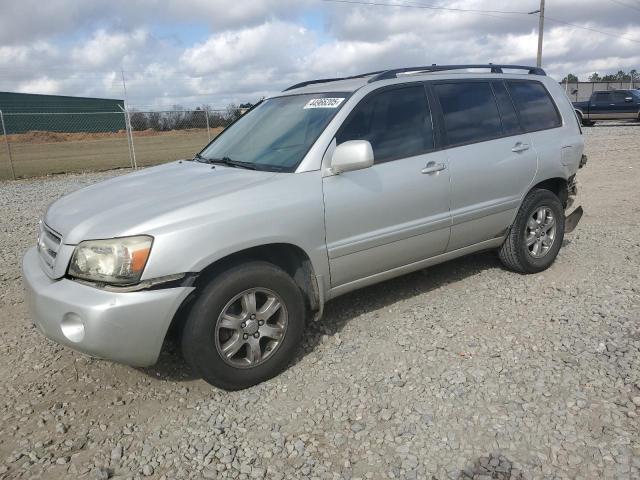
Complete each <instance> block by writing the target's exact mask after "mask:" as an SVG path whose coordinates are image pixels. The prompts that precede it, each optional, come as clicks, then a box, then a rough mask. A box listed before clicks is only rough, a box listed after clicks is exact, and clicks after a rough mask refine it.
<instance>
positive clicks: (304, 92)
mask: <svg viewBox="0 0 640 480" xmlns="http://www.w3.org/2000/svg"><path fill="white" fill-rule="evenodd" d="M507 69H509V71H510V73H507V72H505V70H507ZM582 151H583V138H582V134H581V131H580V126H579V125H578V122H577V120H576V116H575V113H574V109H573V107H572V105H571V103H570V102H569V100H568V99H567V97H566V96H565V94H564V91H563V90H562V88H560V86H559V85H558V84H557V83H556V82H554V81H553V80H552V79H550V78H548V77H547V76H545V74H544V71H542V70H540V69H537V68H535V67H522V66H513V65H511V66H500V65H492V64H489V65H463V66H430V67H416V68H404V69H398V70H388V71H382V72H374V73H369V74H364V75H358V76H354V77H349V78H341V79H323V80H315V81H310V82H305V83H302V84H298V85H294V86H293V87H291V88H288V89H287V90H285V91H284V92H282V93H280V94H278V95H275V96H273V97H271V98H268V99H267V100H264V101H263V102H261V103H260V104H259V105H257V106H256V107H254V108H253V109H252V110H250V111H249V112H248V113H246V114H245V115H244V116H243V117H241V118H240V119H239V120H238V121H237V122H235V123H234V124H233V125H231V126H230V127H228V128H227V129H226V130H225V131H224V132H223V133H222V134H221V135H220V136H218V137H217V138H216V139H215V140H214V141H212V142H211V143H210V144H209V145H207V146H206V147H205V148H204V149H203V150H202V151H201V152H200V153H199V154H198V155H196V157H195V158H194V159H193V160H183V161H176V162H173V163H169V164H165V165H162V166H158V167H154V168H148V169H145V170H142V171H139V172H136V173H132V174H129V175H126V176H123V177H118V178H113V179H111V180H108V181H105V182H102V183H99V184H96V185H93V186H90V187H88V188H85V189H83V190H80V191H77V192H75V193H72V194H70V195H67V196H65V197H63V198H61V199H59V200H58V201H56V202H55V203H53V204H52V205H51V206H50V207H49V209H48V210H47V212H46V214H45V216H44V218H43V219H42V221H41V222H40V226H39V238H38V245H37V247H34V248H32V249H30V250H29V251H28V252H27V253H26V255H25V257H24V261H23V272H24V280H25V284H26V290H27V297H28V304H29V306H30V310H31V312H32V315H33V319H34V322H35V324H36V325H37V327H38V328H39V329H40V330H41V331H42V332H43V333H44V334H45V335H46V336H47V337H49V338H51V339H53V340H55V341H57V342H59V343H61V344H64V345H67V346H68V347H71V348H73V349H75V350H79V351H81V352H85V353H87V354H90V355H94V356H97V357H101V358H106V359H110V360H114V361H118V362H123V363H127V364H131V365H137V366H146V365H151V364H153V363H155V362H156V360H157V358H158V355H159V353H160V350H161V348H162V345H163V341H164V340H165V337H166V336H167V334H168V332H169V331H170V330H171V331H176V332H178V333H179V338H180V341H181V345H182V351H183V354H184V357H185V358H186V360H187V362H188V364H189V365H190V366H191V367H192V368H193V369H194V371H195V372H196V373H198V374H200V375H201V376H202V377H203V378H204V379H205V380H207V381H208V382H210V383H211V384H213V385H216V386H218V387H221V388H224V389H240V388H245V387H248V386H250V385H254V384H256V383H259V382H261V381H264V380H266V379H268V378H271V377H273V376H274V375H276V374H277V373H278V372H280V371H281V370H282V369H284V368H285V367H286V366H287V365H288V364H289V362H290V361H291V360H292V357H293V356H294V355H295V353H296V349H297V348H298V346H299V344H300V343H301V339H302V335H303V330H304V326H305V321H306V320H307V319H309V318H311V317H312V316H316V317H319V316H321V315H322V310H323V305H324V303H325V302H327V301H328V300H330V299H332V298H335V297H337V296H339V295H342V294H344V293H347V292H350V291H352V290H355V289H358V288H361V287H364V286H367V285H371V284H373V283H376V282H381V281H384V280H387V279H389V278H392V277H395V276H398V275H402V274H405V273H407V272H411V271H414V270H418V269H422V268H425V267H427V266H430V265H433V264H436V263H440V262H444V261H446V260H450V259H452V258H456V257H460V256H463V255H467V254H469V253H472V252H477V251H479V250H488V249H496V250H497V251H498V254H499V256H500V259H501V260H502V262H503V263H504V264H505V265H506V266H507V267H508V268H510V269H512V270H515V271H517V272H521V273H535V272H540V271H541V270H544V269H546V268H548V267H549V266H550V265H551V264H552V263H553V261H554V259H555V258H556V256H557V254H558V251H559V250H560V247H561V245H562V240H563V236H564V234H565V233H567V232H570V231H571V230H572V229H573V228H574V227H575V226H576V224H577V223H578V221H579V219H580V216H581V214H582V209H581V208H577V209H576V210H575V211H574V213H572V214H571V215H569V216H567V217H565V210H566V209H568V208H569V207H570V205H571V203H572V201H573V196H574V195H575V194H576V183H575V175H576V172H577V170H578V168H579V167H580V166H582V164H583V163H584V162H585V161H586V157H584V156H583V155H582Z"/></svg>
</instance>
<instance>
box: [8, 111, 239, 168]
mask: <svg viewBox="0 0 640 480" xmlns="http://www.w3.org/2000/svg"><path fill="white" fill-rule="evenodd" d="M239 115H240V111H239V110H233V109H227V110H215V109H208V108H202V109H196V110H167V111H153V112H141V111H137V110H127V111H122V112H86V113H78V112H74V113H64V112H63V113H60V112H56V113H14V112H12V113H4V114H3V113H2V112H1V111H0V123H1V127H2V129H1V130H0V135H2V138H1V139H0V140H1V142H0V179H10V178H14V179H15V178H21V177H34V176H40V175H47V174H53V173H64V172H74V171H84V170H107V169H111V168H121V167H133V168H137V167H138V166H145V165H154V164H158V163H164V162H168V161H172V160H177V159H180V158H191V157H193V155H194V154H195V153H196V152H198V151H199V150H200V149H201V148H202V147H203V146H204V145H205V144H206V143H207V142H208V141H210V140H211V139H212V138H214V137H215V136H216V135H217V134H218V133H220V131H221V130H222V129H223V128H224V127H225V126H226V125H228V124H229V123H230V122H231V121H233V120H234V119H235V118H237V117H238V116H239Z"/></svg>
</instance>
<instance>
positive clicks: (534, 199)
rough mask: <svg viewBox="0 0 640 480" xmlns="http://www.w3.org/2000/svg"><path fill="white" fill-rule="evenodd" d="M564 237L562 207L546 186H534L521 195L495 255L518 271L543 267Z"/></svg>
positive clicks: (546, 266)
mask: <svg viewBox="0 0 640 480" xmlns="http://www.w3.org/2000/svg"><path fill="white" fill-rule="evenodd" d="M563 239H564V210H563V208H562V204H561V203H560V199H559V198H558V197H557V196H556V195H555V194H554V193H553V192H550V191H549V190H544V189H535V190H532V191H531V192H529V194H528V195H527V196H526V197H525V199H524V201H523V202H522V205H521V207H520V210H519V211H518V214H517V215H516V219H515V221H514V223H513V225H512V226H511V229H510V230H509V234H508V235H507V238H506V239H505V241H504V243H503V244H502V247H500V251H499V256H500V260H501V261H502V263H503V264H504V265H505V266H506V267H507V268H509V269H511V270H514V271H516V272H520V273H536V272H541V271H542V270H546V269H547V268H549V267H550V266H551V264H552V263H553V262H554V260H555V259H556V257H557V255H558V252H559V250H560V247H561V246H562V241H563Z"/></svg>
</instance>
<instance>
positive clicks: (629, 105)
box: [611, 90, 640, 118]
mask: <svg viewBox="0 0 640 480" xmlns="http://www.w3.org/2000/svg"><path fill="white" fill-rule="evenodd" d="M611 103H612V104H613V108H614V109H615V110H614V111H615V118H638V110H639V109H640V105H638V101H637V99H636V98H634V97H633V96H632V95H631V92H626V91H624V90H620V91H615V92H611Z"/></svg>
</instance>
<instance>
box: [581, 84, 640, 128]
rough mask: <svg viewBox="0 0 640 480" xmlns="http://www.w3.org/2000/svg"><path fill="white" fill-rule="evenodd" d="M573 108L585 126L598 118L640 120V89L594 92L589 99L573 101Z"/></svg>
mask: <svg viewBox="0 0 640 480" xmlns="http://www.w3.org/2000/svg"><path fill="white" fill-rule="evenodd" d="M573 108H575V110H576V114H577V115H578V119H579V120H580V122H581V123H582V125H584V126H590V125H593V124H594V123H595V121H596V120H640V90H637V89H636V90H607V91H603V92H593V93H592V94H591V98H590V99H589V100H587V101H583V102H573Z"/></svg>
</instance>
